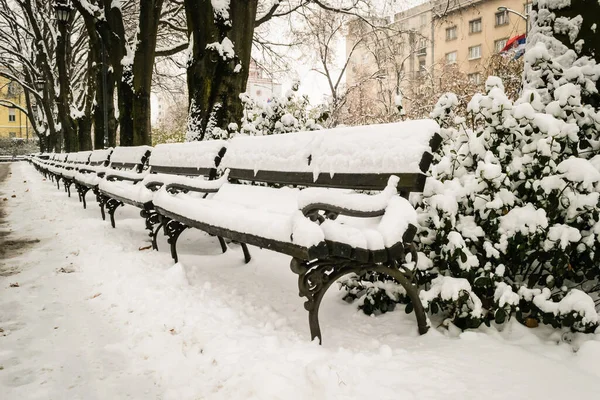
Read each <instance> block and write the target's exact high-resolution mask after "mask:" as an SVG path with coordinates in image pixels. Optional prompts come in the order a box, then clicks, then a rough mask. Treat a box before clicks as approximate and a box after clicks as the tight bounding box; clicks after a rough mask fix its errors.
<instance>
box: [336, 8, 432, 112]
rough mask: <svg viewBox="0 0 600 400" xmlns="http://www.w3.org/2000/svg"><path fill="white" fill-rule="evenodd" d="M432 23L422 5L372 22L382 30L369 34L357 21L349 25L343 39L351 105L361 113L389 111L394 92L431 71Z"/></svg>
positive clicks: (428, 10) (428, 13)
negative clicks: (367, 110) (344, 41)
mask: <svg viewBox="0 0 600 400" xmlns="http://www.w3.org/2000/svg"><path fill="white" fill-rule="evenodd" d="M432 19H433V15H432V5H431V3H425V4H422V5H419V6H417V7H413V8H410V9H408V10H406V11H403V12H399V13H397V14H395V15H394V16H393V18H390V19H387V20H380V21H373V22H374V24H373V25H376V26H382V27H384V28H382V29H375V30H373V28H372V26H369V25H367V24H365V23H364V22H360V21H355V22H354V23H353V24H351V26H350V27H349V29H348V36H347V38H346V54H347V56H349V62H348V68H347V70H346V84H347V87H348V88H349V89H350V91H349V93H350V96H349V97H350V99H349V100H350V103H351V104H354V105H357V107H358V108H361V109H364V108H379V109H382V108H383V109H385V108H390V107H393V106H394V104H393V103H394V98H395V96H396V95H397V93H398V91H399V90H400V91H401V92H402V91H403V90H405V89H407V87H408V85H410V83H411V82H412V81H413V79H414V78H415V77H416V76H419V75H420V74H422V73H424V72H425V71H427V70H428V69H431V67H432V65H433V63H434V62H435V59H434V51H433V41H432V40H431V39H432V37H433V34H434V29H433V27H432V24H431V21H432ZM374 111H375V110H374ZM379 111H382V110H379ZM382 112H384V113H385V110H383V111H382Z"/></svg>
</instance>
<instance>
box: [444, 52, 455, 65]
mask: <svg viewBox="0 0 600 400" xmlns="http://www.w3.org/2000/svg"><path fill="white" fill-rule="evenodd" d="M446 62H447V63H448V64H451V63H455V62H456V52H455V51H453V52H451V53H446Z"/></svg>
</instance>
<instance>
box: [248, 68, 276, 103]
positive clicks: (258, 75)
mask: <svg viewBox="0 0 600 400" xmlns="http://www.w3.org/2000/svg"><path fill="white" fill-rule="evenodd" d="M246 93H248V94H249V95H250V96H251V97H252V98H253V99H254V100H257V101H264V102H269V101H271V99H272V98H273V97H275V96H281V84H280V83H278V82H276V81H275V80H274V79H273V78H272V77H271V76H269V74H268V73H267V71H265V70H264V69H263V68H261V67H260V66H258V65H257V64H256V62H255V61H254V60H250V68H249V71H248V83H247V84H246Z"/></svg>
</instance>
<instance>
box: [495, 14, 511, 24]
mask: <svg viewBox="0 0 600 400" xmlns="http://www.w3.org/2000/svg"><path fill="white" fill-rule="evenodd" d="M506 24H508V12H507V11H500V12H497V13H496V26H499V25H506Z"/></svg>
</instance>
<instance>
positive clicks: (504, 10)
mask: <svg viewBox="0 0 600 400" xmlns="http://www.w3.org/2000/svg"><path fill="white" fill-rule="evenodd" d="M498 11H500V12H509V13H513V14H516V15H518V16H519V17H521V18H523V19H524V20H525V37H527V36H529V14H521V13H520V12H518V11H515V10H513V9H510V8H508V7H504V6H500V7H498Z"/></svg>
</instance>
